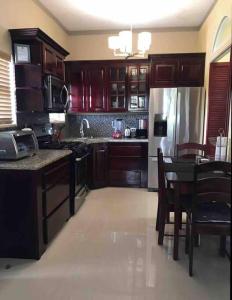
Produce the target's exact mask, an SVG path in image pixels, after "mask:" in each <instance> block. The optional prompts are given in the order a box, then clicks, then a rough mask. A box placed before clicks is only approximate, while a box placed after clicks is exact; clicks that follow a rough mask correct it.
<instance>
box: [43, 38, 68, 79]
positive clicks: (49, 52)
mask: <svg viewBox="0 0 232 300" xmlns="http://www.w3.org/2000/svg"><path fill="white" fill-rule="evenodd" d="M43 71H44V73H45V74H51V75H54V76H56V77H59V78H60V79H64V56H62V55H60V54H58V53H57V52H56V51H55V50H54V49H53V48H52V47H50V46H48V45H46V44H45V43H44V44H43Z"/></svg>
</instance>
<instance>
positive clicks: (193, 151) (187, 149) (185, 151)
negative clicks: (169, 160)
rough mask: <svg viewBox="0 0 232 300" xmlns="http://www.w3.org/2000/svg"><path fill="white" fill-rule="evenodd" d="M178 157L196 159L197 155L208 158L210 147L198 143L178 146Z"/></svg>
mask: <svg viewBox="0 0 232 300" xmlns="http://www.w3.org/2000/svg"><path fill="white" fill-rule="evenodd" d="M176 150H177V157H179V158H184V159H185V158H186V159H196V156H197V155H201V156H203V157H206V155H207V152H208V146H207V145H202V144H197V143H184V144H177V145H176Z"/></svg>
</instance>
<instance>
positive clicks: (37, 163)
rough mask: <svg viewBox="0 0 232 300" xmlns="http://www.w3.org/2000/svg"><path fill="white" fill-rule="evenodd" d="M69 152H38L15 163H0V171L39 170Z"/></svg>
mask: <svg viewBox="0 0 232 300" xmlns="http://www.w3.org/2000/svg"><path fill="white" fill-rule="evenodd" d="M71 153H72V152H71V151H70V150H39V151H38V153H37V154H36V155H34V156H30V157H25V158H22V159H20V160H15V161H3V160H1V161H0V170H28V171H34V170H39V169H41V168H43V167H45V166H47V165H49V164H51V163H53V162H55V161H57V160H59V159H61V158H63V157H65V156H68V155H70V154H71Z"/></svg>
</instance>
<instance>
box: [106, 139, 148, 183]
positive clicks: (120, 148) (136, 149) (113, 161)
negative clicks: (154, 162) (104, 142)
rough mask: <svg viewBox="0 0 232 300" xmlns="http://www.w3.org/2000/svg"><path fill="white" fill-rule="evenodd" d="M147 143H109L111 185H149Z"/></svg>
mask: <svg viewBox="0 0 232 300" xmlns="http://www.w3.org/2000/svg"><path fill="white" fill-rule="evenodd" d="M147 160H148V145H147V143H139V142H137V143H129V142H128V143H126V142H123V143H120V142H117V143H109V186H120V187H123V186H128V187H130V186H133V187H147Z"/></svg>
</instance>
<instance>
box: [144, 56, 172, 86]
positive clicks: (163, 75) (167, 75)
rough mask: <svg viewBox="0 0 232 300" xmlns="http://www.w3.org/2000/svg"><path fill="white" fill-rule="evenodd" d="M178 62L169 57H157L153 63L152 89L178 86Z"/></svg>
mask: <svg viewBox="0 0 232 300" xmlns="http://www.w3.org/2000/svg"><path fill="white" fill-rule="evenodd" d="M177 72H178V61H177V60H176V59H173V58H169V57H165V58H162V57H157V59H156V58H154V59H152V63H151V81H150V84H151V87H173V86H176V81H177Z"/></svg>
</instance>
